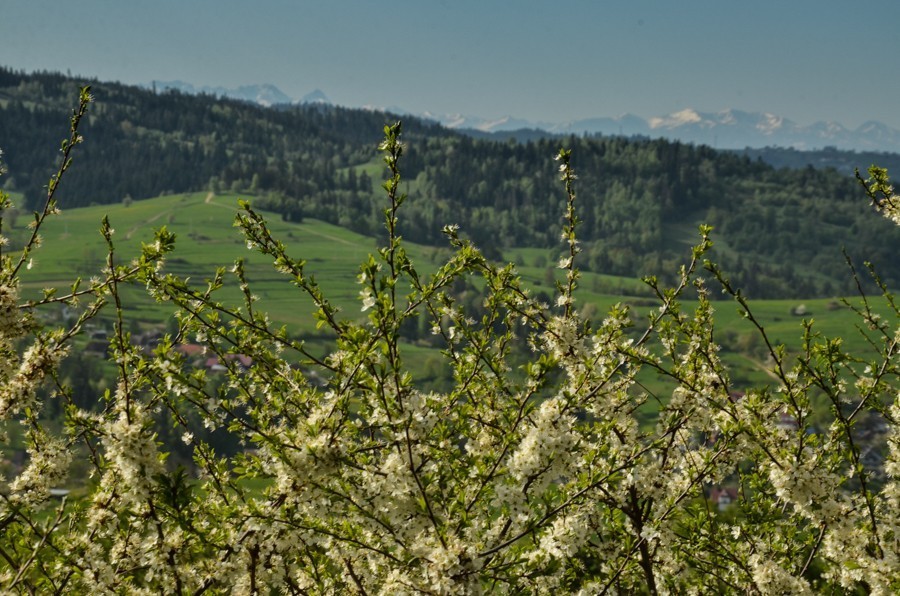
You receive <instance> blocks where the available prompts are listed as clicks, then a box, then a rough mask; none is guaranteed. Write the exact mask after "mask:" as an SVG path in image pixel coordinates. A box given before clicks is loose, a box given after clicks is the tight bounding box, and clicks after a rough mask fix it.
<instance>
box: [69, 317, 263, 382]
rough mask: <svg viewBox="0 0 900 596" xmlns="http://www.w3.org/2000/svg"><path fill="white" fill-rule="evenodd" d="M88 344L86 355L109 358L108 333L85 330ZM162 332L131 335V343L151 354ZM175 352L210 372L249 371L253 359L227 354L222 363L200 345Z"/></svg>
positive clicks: (184, 345)
mask: <svg viewBox="0 0 900 596" xmlns="http://www.w3.org/2000/svg"><path fill="white" fill-rule="evenodd" d="M86 334H87V337H88V343H87V345H86V346H85V348H84V351H85V353H86V354H92V355H95V356H100V357H104V358H106V357H108V356H109V332H108V331H107V330H106V329H104V328H102V327H91V328H89V329H86ZM163 335H164V333H163V331H162V330H159V329H152V330H149V331H143V332H140V333H134V334H132V335H131V343H132V344H134V345H135V346H137V347H138V348H139V349H140V350H141V351H143V352H144V353H146V354H150V353H151V352H153V351H154V350H155V349H156V348H157V346H158V345H159V342H160V341H162V338H163ZM175 351H176V352H179V353H180V354H182V355H183V356H184V358H185V361H186V362H188V363H190V364H191V365H192V366H193V367H194V368H205V369H206V370H208V371H210V372H223V371H225V370H227V369H228V367H227V366H226V364H233V365H236V366H237V369H238V370H244V371H246V370H249V369H250V367H251V366H252V365H253V359H252V358H251V357H250V356H247V355H245V354H228V355H227V356H226V362H225V363H223V362H222V361H221V360H220V359H219V357H218V356H217V355H215V354H211V353H210V352H209V350H208V349H207V347H206V346H202V345H200V344H192V343H187V344H179V345H177V346H175Z"/></svg>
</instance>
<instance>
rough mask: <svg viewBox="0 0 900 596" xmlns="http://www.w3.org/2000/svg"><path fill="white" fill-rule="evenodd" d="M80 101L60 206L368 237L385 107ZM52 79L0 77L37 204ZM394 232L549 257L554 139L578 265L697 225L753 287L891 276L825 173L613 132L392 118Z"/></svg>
mask: <svg viewBox="0 0 900 596" xmlns="http://www.w3.org/2000/svg"><path fill="white" fill-rule="evenodd" d="M89 82H90V83H91V84H92V87H93V93H94V95H95V97H96V103H95V105H94V106H93V107H92V111H91V115H90V122H89V123H88V124H87V126H86V127H85V128H84V135H85V137H86V139H87V142H86V143H85V144H84V145H83V151H82V153H81V154H80V155H79V157H78V163H77V167H75V168H73V170H72V172H71V174H70V176H69V177H68V178H67V181H66V186H65V188H64V189H63V193H62V198H61V201H62V204H63V205H65V206H79V205H90V204H111V203H120V202H122V201H123V200H124V199H126V198H130V199H134V200H138V199H144V198H148V197H155V196H159V195H161V194H172V193H181V192H207V191H211V192H214V193H216V194H222V193H224V192H233V193H251V194H253V195H254V196H256V197H257V204H258V205H259V206H260V207H264V208H267V209H270V210H272V211H274V212H276V213H278V214H279V215H280V217H281V218H282V219H284V220H285V221H293V222H301V221H303V220H304V219H308V218H312V219H315V220H319V221H323V222H328V223H330V224H333V225H337V226H339V227H342V228H347V229H349V230H352V231H354V232H356V233H359V234H363V235H367V236H379V235H381V234H382V233H383V226H382V215H381V209H382V207H381V197H380V194H379V190H378V186H379V180H380V179H381V178H382V174H383V172H382V167H381V165H380V163H379V161H378V159H377V158H376V156H375V146H376V144H377V142H378V139H379V135H380V133H381V128H382V126H383V125H384V123H385V122H389V121H391V120H392V119H393V117H392V116H391V115H388V114H383V113H379V112H371V111H365V110H349V109H342V108H334V107H329V106H322V105H316V106H284V107H279V108H277V109H275V108H264V107H260V106H257V105H253V104H250V103H246V102H239V101H234V100H220V99H216V98H214V97H210V96H191V95H184V94H181V93H178V92H166V93H154V92H153V91H151V90H146V89H140V88H136V87H128V86H124V85H120V84H117V83H101V82H97V81H89ZM81 83H84V81H77V80H74V79H71V78H68V77H65V76H62V75H59V74H47V73H40V74H25V73H19V72H15V71H11V70H8V69H0V146H2V147H3V149H4V152H5V155H4V159H5V160H6V162H7V164H8V166H9V173H10V177H9V178H8V180H7V187H8V188H9V189H12V190H16V191H19V192H21V193H22V194H23V195H24V203H25V204H26V206H33V205H35V204H37V202H38V201H39V200H40V197H41V194H42V190H41V189H42V186H43V185H44V184H46V176H47V172H48V171H49V170H50V166H51V165H52V163H53V160H54V159H55V157H54V148H55V147H57V146H58V138H57V137H58V131H59V130H60V126H61V125H62V124H63V123H64V122H65V120H66V118H67V110H68V109H69V105H70V104H71V101H72V98H73V97H75V89H76V88H77V86H78V85H79V84H81ZM404 126H405V128H404V129H405V133H406V134H405V140H406V142H407V148H406V152H405V155H404V157H403V174H404V179H405V180H406V181H407V182H406V185H405V186H404V190H405V191H406V192H408V193H409V197H410V198H409V201H408V202H407V203H406V204H405V205H404V214H405V217H406V221H407V222H408V226H407V227H406V228H405V230H406V232H405V236H406V238H407V239H409V240H412V241H415V242H417V243H419V244H422V245H427V246H441V245H442V243H443V240H442V238H441V235H440V229H441V227H442V226H444V225H445V224H448V223H456V224H459V225H460V227H461V229H462V231H463V233H464V234H467V235H468V236H469V237H471V238H472V239H474V240H475V242H476V243H477V244H479V246H481V247H482V249H483V250H485V252H486V253H487V254H489V255H491V256H493V257H498V258H499V257H500V256H501V255H502V254H503V253H504V251H508V250H510V249H514V248H528V247H530V248H536V249H542V250H550V249H555V247H556V246H557V243H558V238H559V233H560V229H561V228H560V219H559V217H560V214H561V212H562V205H563V195H562V188H561V185H560V183H559V181H558V180H557V176H556V172H555V169H554V163H553V162H552V161H551V160H550V157H551V156H552V155H553V154H554V153H555V152H556V151H557V149H558V146H559V145H560V144H563V145H565V146H567V147H569V148H571V149H572V150H573V155H574V158H573V163H574V166H575V168H576V170H577V172H578V174H579V177H580V179H579V182H578V196H579V199H578V200H579V204H578V207H579V216H580V218H581V220H582V223H581V226H580V228H579V235H580V237H581V239H582V242H583V243H584V248H585V255H584V257H585V258H584V261H583V264H584V267H585V268H586V269H588V270H591V271H594V272H597V273H603V274H612V275H618V276H625V277H630V278H633V277H636V276H640V275H646V274H656V275H663V276H664V277H665V275H666V274H667V273H668V274H669V275H671V272H673V271H674V270H675V268H676V267H677V264H678V263H680V262H681V260H682V259H683V256H684V254H685V251H686V250H687V249H688V247H689V245H690V243H691V242H692V241H693V239H694V237H695V234H694V230H696V227H697V225H698V224H700V223H703V222H707V223H711V224H713V225H714V226H715V227H716V233H715V234H714V239H715V241H716V243H717V249H716V252H715V253H714V255H713V257H714V258H715V259H716V260H718V261H719V262H720V263H722V264H723V266H724V268H725V269H726V271H728V272H730V274H731V275H732V276H733V277H734V279H735V281H736V283H738V284H739V285H740V286H742V287H743V288H745V290H746V292H747V293H748V294H749V295H750V296H754V297H770V298H775V297H815V296H820V297H830V296H833V295H837V294H845V293H848V292H852V291H853V284H852V283H851V282H850V280H849V277H848V274H847V270H846V268H844V267H843V266H842V265H841V264H842V263H843V256H842V254H841V251H842V248H845V249H846V251H847V253H848V254H850V255H851V256H853V257H863V256H864V257H865V258H867V259H870V260H872V261H873V262H874V263H876V264H877V265H878V266H879V268H880V270H881V273H882V275H883V276H884V277H885V279H886V280H887V281H888V283H889V284H891V285H897V284H898V282H900V262H897V261H896V259H893V254H895V252H896V250H897V248H898V246H900V232H898V231H897V230H896V229H894V228H893V227H892V226H890V224H889V223H888V222H881V221H876V222H873V221H872V219H871V217H869V216H868V214H867V213H866V209H865V206H864V202H863V201H862V199H861V198H860V197H861V192H860V189H859V187H858V185H857V184H856V182H855V181H854V180H853V179H852V177H850V176H848V175H846V174H845V173H839V172H837V171H834V170H830V169H826V170H817V169H813V168H808V167H804V168H801V169H785V168H779V169H776V168H774V167H772V166H769V165H766V164H764V163H761V162H760V161H759V160H757V159H751V158H750V157H747V156H741V155H737V154H735V153H731V152H718V151H714V150H712V149H710V148H708V147H704V146H699V147H697V146H693V145H685V144H681V143H673V142H668V141H662V140H654V141H650V140H626V139H622V138H606V137H601V138H580V137H567V138H562V139H552V140H548V139H535V140H532V141H529V142H524V143H520V142H516V141H512V140H509V141H502V142H501V141H494V140H478V139H473V138H471V137H467V136H463V135H460V134H458V133H455V132H453V131H449V130H447V129H444V128H441V127H440V126H437V125H434V124H429V123H426V122H422V121H419V120H416V119H410V120H409V121H407V122H405V124H404Z"/></svg>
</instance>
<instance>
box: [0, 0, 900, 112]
mask: <svg viewBox="0 0 900 596" xmlns="http://www.w3.org/2000/svg"><path fill="white" fill-rule="evenodd" d="M898 27H900V2H898V1H897V0H855V1H854V2H848V1H843V2H839V1H832V0H779V1H772V0H755V1H753V2H746V1H745V2H736V1H733V0H716V1H699V0H697V1H695V0H682V1H675V0H628V1H626V0H619V1H616V2H611V1H605V0H594V1H579V0H569V1H568V2H537V1H532V0H523V1H520V2H512V1H507V2H500V1H496V0H494V1H492V0H477V1H475V0H453V1H450V0H448V1H433V2H431V1H426V0H419V1H395V2H392V1H383V2H366V1H361V0H355V1H351V0H319V1H317V2H305V1H290V0H254V1H253V2H250V1H235V0H155V1H153V2H149V1H145V2H136V1H132V0H80V1H78V2H58V1H53V0H0V64H3V65H6V66H11V67H14V68H17V69H25V70H29V71H30V70H55V71H62V72H65V71H67V70H70V71H71V72H72V73H73V74H78V75H84V76H88V77H97V78H99V79H101V80H120V81H122V82H125V83H146V82H149V81H151V80H154V79H155V80H174V79H181V80H184V81H187V82H190V83H192V84H194V85H198V86H200V85H211V86H219V85H221V86H225V87H234V86H238V85H242V84H251V83H273V84H275V85H277V86H278V87H279V88H281V89H282V90H283V91H285V92H286V93H287V94H288V95H291V96H293V97H301V96H303V95H305V94H306V93H309V92H310V91H312V90H313V89H316V88H319V89H321V90H322V91H324V92H325V93H326V94H327V95H328V96H329V97H330V98H331V100H332V101H334V102H335V103H338V104H341V105H347V106H362V105H375V106H397V107H402V108H405V109H408V110H411V111H416V112H419V111H426V110H428V111H431V112H435V113H456V112H459V113H463V114H471V115H478V116H483V117H488V118H494V117H500V116H504V115H513V116H516V117H520V118H526V119H530V120H533V121H547V122H564V121H567V120H572V119H577V118H587V117H594V116H617V115H620V114H622V113H626V112H630V113H633V114H637V115H639V116H643V117H649V116H659V115H664V114H667V113H670V112H674V111H677V110H679V109H682V108H687V107H691V108H694V109H697V110H700V111H717V110H721V109H725V108H735V109H741V110H746V111H768V112H772V113H775V114H777V115H780V116H784V117H787V118H790V119H792V120H794V121H796V122H798V123H800V124H810V123H812V122H814V121H817V120H834V121H837V122H841V123H842V124H844V125H845V126H848V127H856V126H858V125H859V124H861V123H863V122H864V121H866V120H879V121H881V122H884V123H885V124H888V125H889V126H892V127H894V128H898V129H900V35H898V34H897V30H898Z"/></svg>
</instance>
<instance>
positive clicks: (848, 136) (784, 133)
mask: <svg viewBox="0 0 900 596" xmlns="http://www.w3.org/2000/svg"><path fill="white" fill-rule="evenodd" d="M153 85H154V86H155V88H157V89H159V90H166V89H176V90H178V91H181V92H182V93H191V94H200V93H206V94H211V95H216V96H219V97H228V98H231V99H239V100H242V101H249V102H251V103H256V104H259V105H262V106H264V107H272V106H274V105H285V104H293V105H298V104H300V105H303V104H317V105H332V102H331V100H330V99H328V96H327V95H326V94H325V93H324V92H323V91H321V90H320V89H315V90H314V91H312V92H310V93H307V94H306V95H304V96H303V97H301V98H300V99H295V98H292V97H290V96H289V95H287V94H286V93H284V92H283V91H281V89H279V88H278V87H277V86H275V85H273V84H271V83H264V84H256V85H242V86H240V87H237V88H230V89H229V88H226V87H210V86H204V87H195V86H194V85H192V84H190V83H186V82H184V81H154V82H153ZM145 87H149V85H145ZM361 107H362V108H363V109H370V110H378V111H386V112H393V113H397V114H401V115H403V114H409V115H412V116H415V117H417V118H423V119H425V120H429V121H432V122H436V123H438V124H441V125H442V126H445V127H446V128H450V129H452V130H457V131H460V132H466V131H477V132H479V133H486V134H493V133H511V132H516V131H537V132H538V133H541V132H543V133H546V134H548V135H572V134H574V135H598V134H599V135H604V136H625V137H648V138H664V139H669V140H673V141H681V142H685V143H694V144H697V145H708V146H710V147H713V148H716V149H746V148H763V147H784V148H790V149H798V150H801V151H807V150H817V149H824V148H826V147H834V148H836V149H841V150H848V151H881V152H890V153H900V130H897V129H894V128H891V127H890V126H887V125H886V124H883V123H881V122H878V121H875V120H869V121H867V122H864V123H863V124H861V125H860V126H858V127H857V128H856V129H849V128H847V127H845V126H844V125H842V124H841V123H839V122H835V121H817V122H813V123H812V124H807V125H801V124H798V123H796V122H794V121H793V120H790V119H788V118H785V117H782V116H779V115H777V114H773V113H771V112H747V111H744V110H738V109H735V108H727V109H724V110H720V111H718V112H703V111H698V110H695V109H694V108H683V109H681V110H677V111H674V112H671V113H669V114H666V115H663V116H650V117H648V118H644V117H642V116H638V115H636V114H631V113H625V114H621V115H619V116H595V117H589V118H580V119H577V120H570V121H567V122H555V123H554V122H548V121H531V120H527V119H523V118H518V117H516V116H513V115H506V116H501V117H498V118H485V117H482V116H473V115H467V114H462V113H447V114H440V113H435V112H430V111H425V112H414V111H411V110H407V109H405V108H401V107H397V106H391V107H386V108H385V107H377V106H361ZM534 136H535V135H533V134H532V135H529V137H534Z"/></svg>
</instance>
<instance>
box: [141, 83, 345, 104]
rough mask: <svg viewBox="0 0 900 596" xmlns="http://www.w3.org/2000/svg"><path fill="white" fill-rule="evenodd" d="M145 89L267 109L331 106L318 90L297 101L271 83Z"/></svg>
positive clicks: (169, 85) (171, 85) (165, 85)
mask: <svg viewBox="0 0 900 596" xmlns="http://www.w3.org/2000/svg"><path fill="white" fill-rule="evenodd" d="M143 87H145V88H151V87H152V88H155V89H156V90H157V91H166V90H168V89H175V90H176V91H180V92H182V93H190V94H192V95H199V94H201V93H204V94H207V95H215V96H217V97H228V98H230V99H239V100H241V101H249V102H251V103H256V104H259V105H261V106H265V107H271V106H274V105H284V104H326V105H330V104H331V100H330V99H328V97H327V96H326V95H325V94H324V93H322V92H321V91H319V90H318V89H316V90H315V91H313V92H312V93H308V94H306V95H304V96H303V97H301V98H300V99H299V100H295V99H293V98H292V97H290V96H289V95H287V94H286V93H284V92H283V91H282V90H281V89H279V88H278V87H276V86H275V85H271V84H269V83H265V84H262V85H242V86H240V87H237V88H236V89H228V88H226V87H210V86H208V85H207V86H203V87H195V86H194V85H191V84H190V83H185V82H184V81H153V82H152V83H151V84H150V85H143Z"/></svg>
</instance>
